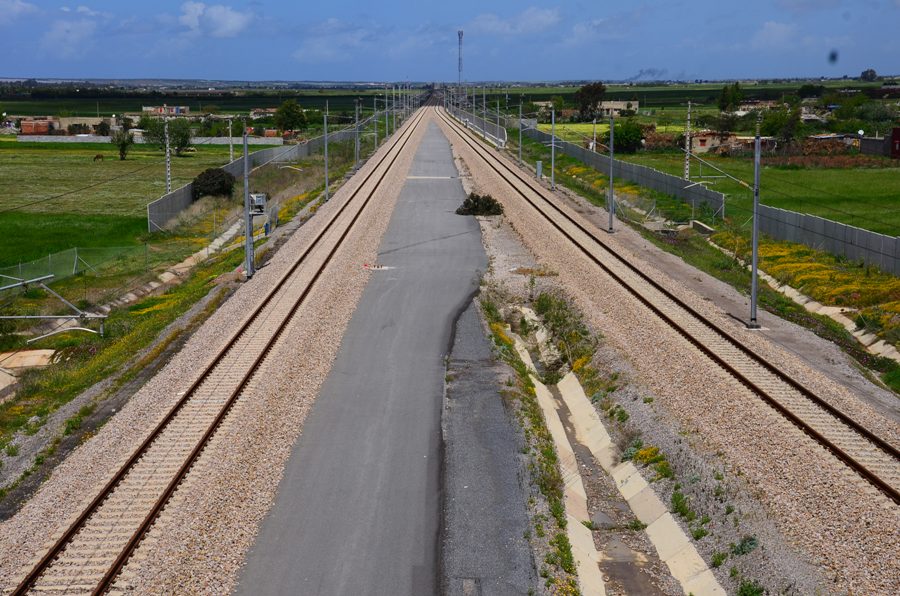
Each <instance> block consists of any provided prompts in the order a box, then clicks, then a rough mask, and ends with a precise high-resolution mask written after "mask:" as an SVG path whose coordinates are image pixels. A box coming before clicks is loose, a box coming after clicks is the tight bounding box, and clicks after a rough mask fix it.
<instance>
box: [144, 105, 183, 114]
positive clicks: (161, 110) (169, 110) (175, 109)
mask: <svg viewBox="0 0 900 596" xmlns="http://www.w3.org/2000/svg"><path fill="white" fill-rule="evenodd" d="M141 112H143V113H144V114H156V115H159V116H187V115H188V114H190V113H191V108H190V107H188V106H142V107H141Z"/></svg>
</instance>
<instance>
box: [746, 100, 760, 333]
mask: <svg viewBox="0 0 900 596" xmlns="http://www.w3.org/2000/svg"><path fill="white" fill-rule="evenodd" d="M761 120H762V115H761V114H758V115H757V116H756V139H755V141H754V147H753V255H752V257H751V263H750V267H751V270H750V324H749V325H747V327H749V328H751V329H759V323H758V322H757V321H756V299H757V292H758V290H759V279H758V277H759V274H758V272H757V268H758V267H759V161H760V153H762V147H761V143H760V138H759V126H760V122H761Z"/></svg>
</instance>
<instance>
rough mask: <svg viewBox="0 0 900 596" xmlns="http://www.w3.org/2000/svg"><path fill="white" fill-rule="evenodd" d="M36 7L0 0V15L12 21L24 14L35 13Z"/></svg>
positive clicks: (16, 1) (24, 3) (17, 0)
mask: <svg viewBox="0 0 900 596" xmlns="http://www.w3.org/2000/svg"><path fill="white" fill-rule="evenodd" d="M37 11H38V7H37V6H35V5H34V4H31V3H29V2H23V1H22V0H0V15H4V16H5V17H6V18H8V19H14V18H16V17H18V16H22V15H24V14H30V13H33V12H37Z"/></svg>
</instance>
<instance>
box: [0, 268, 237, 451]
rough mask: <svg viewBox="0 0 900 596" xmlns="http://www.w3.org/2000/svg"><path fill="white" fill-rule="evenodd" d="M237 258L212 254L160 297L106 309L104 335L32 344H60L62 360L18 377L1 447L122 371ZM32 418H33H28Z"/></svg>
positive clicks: (6, 408) (1, 426) (4, 416)
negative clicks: (215, 256)
mask: <svg viewBox="0 0 900 596" xmlns="http://www.w3.org/2000/svg"><path fill="white" fill-rule="evenodd" d="M241 258H242V254H241V253H240V252H239V251H238V252H233V253H230V254H228V255H224V256H221V257H218V258H216V259H213V260H212V261H210V262H208V263H206V264H203V265H201V266H200V267H198V268H197V269H196V270H195V271H194V272H193V273H192V274H191V275H190V277H189V278H188V279H187V281H185V282H184V283H182V284H181V285H178V286H174V287H173V288H171V289H170V290H169V291H168V292H166V293H165V294H164V295H163V296H162V297H152V298H147V299H145V300H143V301H140V302H138V303H136V304H135V305H133V307H132V308H131V309H120V310H115V311H113V312H111V313H110V316H109V318H108V320H107V324H106V336H105V337H102V338H101V337H99V336H90V337H84V336H83V335H82V336H78V337H77V339H76V340H75V341H71V340H72V336H71V335H70V334H64V335H60V336H56V337H54V338H50V339H49V340H43V341H42V342H38V343H37V344H35V345H34V347H36V348H42V347H48V346H54V347H62V349H63V354H62V359H61V361H60V363H58V364H56V365H54V366H52V367H49V368H46V369H41V370H32V371H28V372H27V373H26V374H24V375H23V376H22V378H21V386H20V389H19V391H18V393H17V395H16V397H15V399H13V400H10V401H8V402H6V403H4V404H0V446H4V445H6V444H8V443H9V441H10V440H11V439H12V437H13V435H14V434H15V433H16V432H17V431H26V432H34V431H36V430H37V429H38V428H40V426H41V425H42V424H43V423H44V421H46V419H47V417H48V416H49V415H50V414H52V413H53V412H55V411H56V410H57V409H59V408H60V407H61V406H63V405H64V404H66V403H68V402H69V401H71V400H72V399H73V398H74V397H75V396H77V395H78V394H80V393H81V392H82V391H84V390H85V389H87V388H88V387H90V386H91V385H93V384H95V383H97V382H99V381H101V380H103V379H105V378H107V377H109V376H110V375H112V374H114V373H116V372H117V371H120V370H122V368H123V367H124V366H125V365H126V364H127V363H128V361H129V360H131V359H132V357H133V356H134V355H135V354H137V353H138V351H140V350H141V349H143V348H145V347H146V346H148V345H149V344H150V343H151V342H152V341H153V340H154V339H156V338H157V336H158V335H159V333H160V332H161V331H162V330H163V329H164V328H165V327H166V326H167V325H168V324H169V323H171V322H172V321H174V320H175V319H177V318H178V317H179V316H180V315H182V314H183V313H184V312H186V311H187V310H188V309H189V308H190V307H191V306H192V305H193V304H195V303H196V302H197V301H198V300H200V299H201V298H203V297H204V296H205V295H206V294H207V293H209V292H210V291H211V290H212V289H213V288H214V287H215V284H213V280H214V279H215V278H216V277H217V276H218V275H220V274H221V273H224V272H227V271H231V270H233V269H234V268H235V267H237V266H238V265H239V264H240V263H241ZM209 312H211V311H209ZM209 312H207V313H204V314H205V315H208V314H209ZM67 339H68V340H69V341H67ZM173 339H174V338H167V340H166V341H165V342H163V343H162V344H161V345H160V346H158V347H157V348H156V349H155V350H154V351H151V353H150V354H148V355H147V357H145V358H144V359H142V360H141V361H139V362H137V363H135V364H134V365H133V366H131V367H130V368H129V369H127V370H126V371H125V373H123V374H122V375H121V377H120V378H119V381H118V382H119V383H124V382H126V381H127V380H128V379H130V378H133V377H134V376H135V375H136V374H137V373H138V372H139V371H140V370H141V369H142V368H143V367H144V366H146V365H147V364H148V363H149V362H150V361H151V360H152V358H154V357H155V355H157V354H158V353H159V352H160V351H161V350H162V349H164V347H165V345H167V342H168V341H171V340H173ZM87 414H89V412H87V411H84V410H83V411H80V412H79V414H78V416H76V417H75V419H72V420H70V421H68V422H67V425H66V426H67V428H66V430H67V432H72V431H74V430H76V429H77V428H78V427H80V425H81V420H82V419H83V418H84V417H85V416H86V415H87ZM32 419H34V420H37V423H36V424H35V423H29V420H32Z"/></svg>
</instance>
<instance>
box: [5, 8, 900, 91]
mask: <svg viewBox="0 0 900 596" xmlns="http://www.w3.org/2000/svg"><path fill="white" fill-rule="evenodd" d="M459 28H462V29H464V30H465V50H464V61H465V65H464V76H465V79H467V80H469V81H478V80H559V79H601V80H616V79H629V78H633V77H640V78H644V79H657V78H678V79H697V78H703V79H721V78H751V77H759V78H763V77H786V76H841V75H844V74H849V75H854V76H855V75H858V74H859V73H860V72H861V71H862V70H863V69H866V68H874V69H876V70H877V71H878V72H879V73H885V74H887V73H900V35H898V31H900V0H745V1H742V2H731V1H724V0H690V1H681V0H668V1H646V2H629V1H628V0H624V1H623V0H619V1H617V2H607V1H600V0H593V1H564V2H555V3H553V2H543V3H542V2H538V1H536V0H535V1H534V2H531V1H530V0H525V1H524V2H523V1H521V0H520V1H513V0H501V1H493V2H484V1H480V2H477V1H471V0H451V1H450V2H433V1H429V0H419V1H418V2H402V3H398V2H395V3H391V2H374V1H371V0H367V1H361V0H358V1H352V2H351V1H341V0H325V1H321V0H318V1H314V2H313V1H308V0H307V1H296V0H295V1H292V2H288V1H278V0H257V1H248V2H242V1H239V0H221V1H219V0H212V1H211V2H194V1H190V2H184V1H170V0H157V1H155V2H144V1H140V2H133V1H128V2H122V1H121V0H119V1H111V0H106V1H103V0H84V3H81V2H80V1H79V0H74V1H73V2H53V1H41V0H0V47H2V49H3V51H2V53H0V56H2V59H0V77H60V78H68V77H79V78H105V77H116V78H163V77H165V78H211V79H223V78H226V79H251V80H263V79H283V80H406V79H409V80H425V81H441V80H444V81H455V80H456V42H457V38H456V31H457V29H459ZM832 50H836V51H837V53H838V60H837V62H836V63H831V62H829V60H828V55H829V53H830V52H831V51H832Z"/></svg>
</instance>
